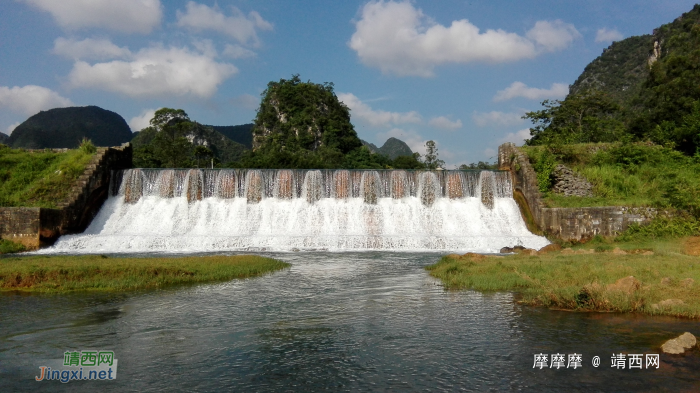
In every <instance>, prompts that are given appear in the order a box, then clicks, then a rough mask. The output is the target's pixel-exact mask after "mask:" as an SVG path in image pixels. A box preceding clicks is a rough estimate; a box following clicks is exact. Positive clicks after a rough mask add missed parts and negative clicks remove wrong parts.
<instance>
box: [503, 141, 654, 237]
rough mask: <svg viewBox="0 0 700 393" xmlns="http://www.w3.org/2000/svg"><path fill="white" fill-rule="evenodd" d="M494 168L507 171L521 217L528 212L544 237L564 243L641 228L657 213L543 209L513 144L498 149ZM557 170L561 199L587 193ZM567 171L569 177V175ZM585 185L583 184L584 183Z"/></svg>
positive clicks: (525, 162)
mask: <svg viewBox="0 0 700 393" xmlns="http://www.w3.org/2000/svg"><path fill="white" fill-rule="evenodd" d="M498 165H499V168H500V169H503V170H509V171H510V173H511V176H512V180H513V190H514V192H516V193H522V195H523V196H524V198H522V199H521V200H523V199H524V201H525V203H522V202H521V203H519V204H520V208H521V210H523V213H524V214H523V215H524V216H526V215H527V212H528V211H529V212H530V213H531V214H532V217H533V218H534V221H535V223H536V225H537V226H538V227H539V229H541V230H542V231H543V232H544V233H545V234H547V235H548V236H552V237H556V238H559V239H561V240H565V241H585V240H587V239H590V238H592V237H594V236H596V235H602V236H614V235H616V234H619V233H620V232H622V231H624V230H625V229H627V227H629V226H630V224H632V223H639V224H644V223H647V222H649V221H651V219H652V218H654V217H655V216H656V215H657V214H658V213H659V212H658V211H657V210H656V209H653V208H648V207H625V206H604V207H582V208H548V207H545V205H544V203H543V201H542V196H541V195H540V191H539V188H538V185H537V174H536V173H535V170H534V169H533V168H532V165H530V161H529V160H528V158H527V155H526V154H524V153H523V152H522V151H521V150H520V149H518V148H517V147H516V146H515V144H513V143H510V142H508V143H504V144H502V145H501V146H499V147H498ZM564 168H565V169H561V168H559V172H558V173H559V176H560V178H559V179H560V180H559V182H563V184H562V185H560V186H559V190H562V191H563V193H564V195H567V194H566V193H567V190H568V192H569V194H570V195H582V194H583V193H585V192H587V191H586V190H591V189H592V187H591V188H588V186H587V185H585V184H584V183H583V182H582V181H581V179H580V177H578V176H577V175H576V174H574V173H573V172H572V171H571V170H570V169H568V168H566V167H564ZM570 171H571V173H569V172H570ZM586 183H587V182H586Z"/></svg>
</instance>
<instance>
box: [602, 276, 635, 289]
mask: <svg viewBox="0 0 700 393" xmlns="http://www.w3.org/2000/svg"><path fill="white" fill-rule="evenodd" d="M640 287H641V283H640V282H639V280H637V279H636V278H634V276H627V277H624V278H621V279H619V280H617V281H615V283H614V284H608V286H607V290H608V291H620V292H625V293H632V292H634V291H636V290H638V289H639V288H640Z"/></svg>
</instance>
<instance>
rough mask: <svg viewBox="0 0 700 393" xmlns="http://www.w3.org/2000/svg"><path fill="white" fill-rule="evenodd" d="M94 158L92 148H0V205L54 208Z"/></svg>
mask: <svg viewBox="0 0 700 393" xmlns="http://www.w3.org/2000/svg"><path fill="white" fill-rule="evenodd" d="M93 155H94V149H75V150H69V151H68V152H66V153H54V152H51V151H49V150H47V151H43V152H28V151H26V150H23V149H11V148H9V147H7V146H5V145H0V206H5V207H10V206H25V207H47V208H55V207H56V204H57V203H58V202H60V201H61V200H63V199H65V198H66V197H67V196H68V193H69V192H70V189H71V186H72V184H73V182H74V181H75V180H76V179H77V178H78V177H79V176H80V175H81V174H82V173H83V171H84V170H85V166H86V165H87V164H88V163H89V162H90V159H91V158H92V156H93Z"/></svg>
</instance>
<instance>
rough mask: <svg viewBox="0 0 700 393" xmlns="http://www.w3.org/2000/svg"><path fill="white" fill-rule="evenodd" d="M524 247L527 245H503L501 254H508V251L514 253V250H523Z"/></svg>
mask: <svg viewBox="0 0 700 393" xmlns="http://www.w3.org/2000/svg"><path fill="white" fill-rule="evenodd" d="M524 249H525V247H523V246H514V247H503V248H501V251H500V253H501V254H508V253H512V252H518V251H522V250H524Z"/></svg>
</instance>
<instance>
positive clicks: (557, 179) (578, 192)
mask: <svg viewBox="0 0 700 393" xmlns="http://www.w3.org/2000/svg"><path fill="white" fill-rule="evenodd" d="M552 177H553V178H554V187H553V188H552V190H553V191H554V192H555V193H557V194H563V195H564V196H582V197H585V196H593V185H592V184H591V183H589V182H588V181H587V180H586V179H585V178H584V177H583V176H581V175H579V174H577V173H575V172H574V171H572V170H571V169H569V168H567V167H566V166H564V165H561V164H559V165H557V166H556V167H554V170H553V171H552Z"/></svg>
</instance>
